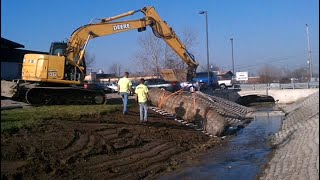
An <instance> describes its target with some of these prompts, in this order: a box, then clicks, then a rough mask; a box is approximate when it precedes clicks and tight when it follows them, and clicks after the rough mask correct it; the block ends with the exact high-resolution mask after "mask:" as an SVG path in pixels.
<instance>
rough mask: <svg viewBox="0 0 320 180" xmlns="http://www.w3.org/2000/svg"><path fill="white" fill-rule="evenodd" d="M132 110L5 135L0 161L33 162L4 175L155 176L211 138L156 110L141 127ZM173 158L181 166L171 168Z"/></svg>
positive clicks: (14, 168)
mask: <svg viewBox="0 0 320 180" xmlns="http://www.w3.org/2000/svg"><path fill="white" fill-rule="evenodd" d="M130 111H131V112H130V113H131V115H129V116H128V115H127V116H125V115H122V114H119V113H117V112H115V113H112V114H109V115H106V116H102V117H99V118H90V117H86V118H82V119H80V120H74V121H73V120H49V121H47V122H46V123H44V124H43V125H41V127H35V128H33V129H32V130H23V131H20V132H18V133H17V134H16V135H13V136H9V135H8V136H6V138H5V141H4V140H3V139H1V146H2V147H4V148H2V149H1V153H2V159H1V161H2V162H6V163H7V164H10V163H11V162H12V163H13V162H16V161H23V160H26V159H30V160H29V161H24V162H26V164H23V166H22V167H21V166H19V168H17V166H12V167H8V168H4V169H3V168H1V174H2V177H4V179H5V178H10V177H11V178H12V177H13V178H14V177H16V175H19V177H20V176H21V177H23V178H27V179H30V178H31V179H32V178H39V177H41V178H42V179H48V178H49V179H52V178H55V179H72V178H83V177H91V178H96V179H105V178H107V179H124V178H128V179H142V178H155V177H158V176H159V175H161V174H163V173H164V172H166V171H167V170H168V168H169V169H170V168H171V169H176V168H178V167H179V165H181V163H182V162H183V161H184V160H186V158H188V157H194V156H197V155H198V153H199V152H200V151H201V149H200V148H199V149H197V148H198V146H199V147H200V146H201V145H203V144H206V143H207V142H208V140H210V137H208V136H206V135H204V134H202V133H201V132H199V131H195V130H194V129H193V128H190V127H187V126H185V125H183V124H181V123H179V122H175V121H169V120H168V119H167V118H166V117H164V116H161V115H159V114H156V113H154V112H152V111H150V114H149V115H150V116H149V117H150V118H148V119H149V121H150V122H149V123H147V124H141V123H140V122H139V116H138V115H137V114H138V108H135V109H130ZM21 137H23V138H21ZM210 143H212V144H215V143H216V144H220V143H221V141H216V142H214V141H212V142H210ZM210 143H209V144H210ZM212 144H211V145H212ZM208 147H210V145H209V146H208ZM211 147H212V146H211ZM191 150H192V151H191ZM19 154H25V155H24V156H20V155H19ZM173 159H175V161H177V162H175V163H173V164H170V162H172V161H173ZM12 163H11V164H12ZM10 168H11V170H10ZM8 169H9V170H8Z"/></svg>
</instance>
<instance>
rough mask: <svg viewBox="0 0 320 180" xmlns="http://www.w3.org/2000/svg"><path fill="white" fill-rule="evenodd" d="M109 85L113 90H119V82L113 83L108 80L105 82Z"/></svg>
mask: <svg viewBox="0 0 320 180" xmlns="http://www.w3.org/2000/svg"><path fill="white" fill-rule="evenodd" d="M104 84H105V85H106V86H107V87H109V88H110V89H111V90H112V92H113V93H114V92H118V84H117V83H111V82H106V83H104Z"/></svg>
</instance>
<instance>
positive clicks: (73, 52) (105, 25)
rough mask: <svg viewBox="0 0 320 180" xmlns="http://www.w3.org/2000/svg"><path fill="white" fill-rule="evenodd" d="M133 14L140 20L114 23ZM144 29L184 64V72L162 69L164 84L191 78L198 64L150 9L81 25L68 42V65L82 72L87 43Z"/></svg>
mask: <svg viewBox="0 0 320 180" xmlns="http://www.w3.org/2000/svg"><path fill="white" fill-rule="evenodd" d="M136 12H142V13H143V14H144V17H143V18H141V19H139V20H131V21H120V22H114V20H116V19H119V18H123V17H126V16H130V15H133V14H134V13H136ZM147 26H150V27H151V28H152V31H153V33H154V35H155V36H156V37H159V38H162V39H163V40H164V41H165V42H166V43H167V44H168V45H169V46H170V47H171V48H172V49H173V50H174V51H175V52H176V53H177V55H179V57H181V59H182V60H183V61H184V62H185V63H186V64H187V65H188V69H187V72H185V71H181V70H169V69H167V70H166V69H164V70H163V71H162V75H163V77H164V79H165V80H168V81H186V80H189V79H191V78H192V77H194V75H195V73H196V68H197V66H198V63H197V62H196V61H195V59H194V57H193V55H192V54H190V53H189V52H188V51H187V49H186V47H185V45H184V44H183V43H182V42H181V41H180V39H179V38H178V36H177V35H176V33H175V32H174V31H173V30H172V28H171V27H170V26H168V25H167V23H166V22H165V21H163V20H162V19H161V18H160V16H159V15H158V13H157V12H156V11H155V9H154V8H153V7H144V8H142V9H140V10H137V11H129V12H127V13H124V14H120V15H117V16H113V17H109V18H104V19H100V21H99V22H98V23H90V24H87V25H84V26H81V27H80V28H78V29H77V30H75V31H74V32H73V33H72V35H71V38H70V39H69V41H68V46H67V50H66V60H67V61H68V62H69V63H70V64H71V65H73V66H76V67H78V69H80V71H83V70H84V68H85V67H83V66H82V61H83V57H84V53H85V49H86V46H87V44H88V42H89V40H91V39H93V38H96V37H101V36H107V35H111V34H115V33H121V32H126V31H130V30H134V29H137V30H138V31H139V32H141V31H144V30H146V27H147ZM181 72H182V73H185V74H186V76H183V75H181V74H182V73H181Z"/></svg>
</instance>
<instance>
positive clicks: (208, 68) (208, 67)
mask: <svg viewBox="0 0 320 180" xmlns="http://www.w3.org/2000/svg"><path fill="white" fill-rule="evenodd" d="M199 14H205V16H206V36H207V70H208V85H209V83H210V65H209V39H208V38H209V36H208V12H207V11H200V12H199Z"/></svg>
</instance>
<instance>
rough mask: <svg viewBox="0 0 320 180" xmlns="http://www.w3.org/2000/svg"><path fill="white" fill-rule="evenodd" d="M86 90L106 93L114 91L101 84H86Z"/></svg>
mask: <svg viewBox="0 0 320 180" xmlns="http://www.w3.org/2000/svg"><path fill="white" fill-rule="evenodd" d="M84 88H85V89H89V90H98V91H99V90H101V91H103V92H104V93H111V92H112V89H111V88H109V87H108V86H106V85H104V84H99V83H87V84H84Z"/></svg>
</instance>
